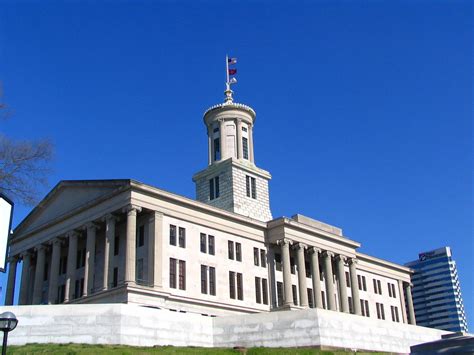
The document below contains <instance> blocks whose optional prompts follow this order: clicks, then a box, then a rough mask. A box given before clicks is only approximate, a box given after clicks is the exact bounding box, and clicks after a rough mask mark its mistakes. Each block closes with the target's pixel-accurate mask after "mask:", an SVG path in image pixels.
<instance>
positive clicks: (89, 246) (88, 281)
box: [82, 223, 97, 297]
mask: <svg viewBox="0 0 474 355" xmlns="http://www.w3.org/2000/svg"><path fill="white" fill-rule="evenodd" d="M96 229H97V225H96V224H95V223H88V224H87V225H86V230H87V241H86V262H85V265H84V289H83V291H82V296H83V297H86V296H87V295H90V294H91V293H92V290H93V289H94V268H95V237H96Z"/></svg>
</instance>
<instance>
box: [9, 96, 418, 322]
mask: <svg viewBox="0 0 474 355" xmlns="http://www.w3.org/2000/svg"><path fill="white" fill-rule="evenodd" d="M204 122H205V125H206V127H207V131H208V142H209V149H208V153H209V161H208V167H207V168H206V169H205V170H203V171H201V172H199V173H197V174H196V175H195V176H194V177H193V180H194V181H195V183H196V191H197V193H196V194H197V201H196V200H192V199H188V198H185V197H182V196H179V195H176V194H173V193H169V192H166V191H163V190H160V189H158V188H155V187H152V186H149V185H146V184H143V183H140V182H138V181H134V180H83V181H81V180H77V181H61V182H60V183H59V184H58V185H57V186H56V187H55V188H54V189H53V190H52V191H51V192H50V193H49V194H48V195H47V196H46V197H45V198H44V200H43V201H42V202H41V203H40V204H39V205H38V206H36V207H35V208H34V209H33V211H32V212H31V213H30V214H29V215H28V216H27V217H26V218H25V219H24V220H23V221H22V222H21V223H20V224H19V225H18V227H17V228H16V229H15V231H14V234H13V236H12V238H11V240H10V249H9V256H10V269H9V270H10V271H9V281H8V288H7V294H6V304H12V303H13V295H14V288H15V275H16V269H17V264H18V263H19V262H21V263H22V264H23V267H22V269H23V271H22V275H21V283H20V285H18V287H19V288H20V296H19V303H20V304H21V305H31V304H60V303H67V304H74V303H85V304H87V303H129V304H139V305H143V306H148V307H154V308H160V309H168V310H172V311H176V312H186V313H198V314H201V315H207V316H223V315H230V314H248V313H258V312H270V311H279V310H293V309H304V308H314V307H316V308H322V309H328V310H332V311H337V312H344V313H352V314H355V315H359V316H361V317H362V316H364V317H369V318H373V319H380V320H385V321H387V322H399V323H410V324H415V317H414V312H413V302H412V299H411V284H410V275H411V273H412V271H411V270H410V269H409V268H407V267H404V266H401V265H398V264H394V263H391V262H388V261H385V260H382V259H378V258H375V257H372V256H369V255H366V254H363V253H360V252H358V250H357V249H358V248H359V247H360V243H358V242H356V241H354V240H351V239H349V238H347V237H346V236H344V234H343V232H342V230H341V229H339V228H337V227H334V226H330V225H328V224H325V223H322V222H318V221H316V220H314V219H312V218H309V217H305V216H302V215H295V216H293V217H291V218H288V217H280V218H275V219H272V215H271V212H270V204H269V193H268V182H269V180H270V178H271V176H270V174H269V173H268V172H266V171H264V170H262V169H260V168H258V167H256V165H255V162H254V161H255V160H254V151H253V137H252V135H253V134H252V132H253V125H254V122H255V112H254V111H253V110H252V109H251V108H250V107H248V106H245V105H242V104H236V103H234V102H233V99H232V93H231V92H229V91H227V92H226V101H225V102H224V103H223V104H221V105H217V106H214V107H212V108H210V109H209V110H208V111H206V113H205V115H204Z"/></svg>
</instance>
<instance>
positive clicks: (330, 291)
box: [323, 251, 336, 311]
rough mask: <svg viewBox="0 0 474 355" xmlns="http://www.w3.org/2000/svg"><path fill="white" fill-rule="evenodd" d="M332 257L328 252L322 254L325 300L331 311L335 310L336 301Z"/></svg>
mask: <svg viewBox="0 0 474 355" xmlns="http://www.w3.org/2000/svg"><path fill="white" fill-rule="evenodd" d="M333 256H334V254H333V253H331V252H329V251H325V252H324V253H323V259H324V279H325V281H326V299H327V301H328V302H327V304H328V308H329V309H330V310H331V311H335V310H336V300H335V299H334V280H333V274H332V260H331V259H332V257H333Z"/></svg>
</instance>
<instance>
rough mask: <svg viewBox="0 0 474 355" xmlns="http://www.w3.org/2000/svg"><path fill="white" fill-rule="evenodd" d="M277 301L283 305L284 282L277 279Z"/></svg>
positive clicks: (279, 305)
mask: <svg viewBox="0 0 474 355" xmlns="http://www.w3.org/2000/svg"><path fill="white" fill-rule="evenodd" d="M277 301H278V307H281V306H283V282H280V281H277Z"/></svg>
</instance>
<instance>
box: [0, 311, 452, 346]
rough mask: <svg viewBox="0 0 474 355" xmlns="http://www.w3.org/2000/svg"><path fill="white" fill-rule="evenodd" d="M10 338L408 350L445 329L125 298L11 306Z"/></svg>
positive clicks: (336, 314) (330, 315) (327, 313)
mask: <svg viewBox="0 0 474 355" xmlns="http://www.w3.org/2000/svg"><path fill="white" fill-rule="evenodd" d="M0 311H1V312H4V311H11V312H13V313H15V315H16V316H17V318H18V320H19V323H18V327H17V329H15V330H14V331H13V332H11V333H10V335H9V338H8V339H9V344H12V345H23V344H26V343H35V342H36V343H70V342H72V343H88V344H126V345H135V346H154V345H174V346H201V347H233V346H245V347H255V346H265V347H304V346H311V347H322V348H345V349H359V350H374V351H385V352H395V353H409V351H410V346H412V345H415V344H420V343H424V342H429V341H433V340H438V339H440V338H441V335H442V334H446V333H448V332H445V331H441V330H437V329H431V328H424V327H419V326H413V325H407V324H403V323H394V322H390V321H380V320H374V319H369V318H365V317H360V316H355V315H349V314H344V313H340V312H333V311H327V310H321V309H308V310H300V311H281V312H270V313H258V314H250V315H239V316H228V317H216V318H211V317H206V316H202V315H200V314H192V313H179V312H171V311H168V310H163V309H156V308H147V307H141V306H137V305H126V304H94V305H50V306H11V307H2V309H1V310H0Z"/></svg>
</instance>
